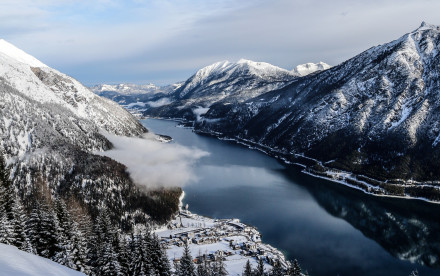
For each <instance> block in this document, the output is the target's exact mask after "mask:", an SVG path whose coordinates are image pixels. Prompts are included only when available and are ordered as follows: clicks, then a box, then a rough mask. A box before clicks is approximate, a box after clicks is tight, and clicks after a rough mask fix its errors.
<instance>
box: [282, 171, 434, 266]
mask: <svg viewBox="0 0 440 276" xmlns="http://www.w3.org/2000/svg"><path fill="white" fill-rule="evenodd" d="M285 173H286V176H287V177H289V178H294V179H295V181H296V182H297V183H298V182H299V183H307V185H303V187H305V188H306V189H307V190H308V191H309V192H310V193H311V195H312V196H313V197H314V198H315V199H316V201H317V202H318V204H319V205H320V206H322V207H323V208H324V209H325V210H326V211H327V212H328V213H330V214H331V215H333V216H335V217H338V218H341V219H344V220H345V221H347V222H348V223H350V224H351V225H352V226H353V227H355V228H356V229H358V230H359V231H361V232H362V233H363V234H364V235H365V236H366V237H368V238H370V239H373V240H375V241H376V242H377V243H378V244H379V245H381V246H382V247H383V248H384V249H385V250H386V251H388V252H389V253H390V254H391V255H392V256H394V257H396V258H399V259H401V260H407V261H411V262H416V263H419V264H421V265H424V266H428V267H432V268H440V206H439V205H438V204H432V203H428V202H421V201H420V200H410V199H398V198H385V197H375V196H371V195H366V194H364V193H363V192H360V191H355V190H350V189H347V188H346V187H341V186H340V184H337V183H329V182H328V181H324V180H319V181H298V178H309V176H304V175H301V173H299V172H298V170H286V171H285ZM324 182H325V185H326V186H327V189H325V191H324V190H323V189H317V185H323V183H324Z"/></svg>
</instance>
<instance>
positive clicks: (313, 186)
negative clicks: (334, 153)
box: [141, 119, 440, 275]
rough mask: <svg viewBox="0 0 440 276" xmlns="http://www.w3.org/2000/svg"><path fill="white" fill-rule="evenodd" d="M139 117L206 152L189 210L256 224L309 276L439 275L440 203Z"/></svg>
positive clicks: (190, 187)
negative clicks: (310, 170)
mask: <svg viewBox="0 0 440 276" xmlns="http://www.w3.org/2000/svg"><path fill="white" fill-rule="evenodd" d="M141 122H142V123H143V124H144V125H145V126H146V127H147V128H148V129H150V130H151V131H153V132H155V133H158V134H165V135H169V136H171V137H173V141H172V143H178V144H181V145H184V146H188V147H196V148H199V149H202V150H204V151H207V152H209V153H210V155H209V156H206V157H203V158H201V159H200V160H199V161H198V162H197V163H196V164H194V168H193V169H194V172H195V174H196V175H197V178H198V179H197V180H193V181H191V182H190V183H188V184H187V185H185V186H184V187H183V189H184V191H185V194H186V195H185V198H184V204H188V205H189V210H190V211H192V212H194V213H197V214H200V215H204V216H208V217H213V218H239V219H240V220H241V221H242V222H244V223H247V224H250V225H253V226H256V227H257V228H258V230H259V231H260V232H261V233H262V235H263V242H265V243H269V244H271V245H273V246H275V247H277V248H278V249H280V250H281V251H283V252H284V253H285V255H286V257H287V258H288V259H290V260H293V259H294V258H296V259H298V261H299V263H300V265H301V266H302V268H303V270H307V271H308V272H309V274H310V275H409V274H410V272H411V271H412V270H415V269H417V270H418V272H419V274H420V275H440V205H437V204H430V203H426V202H423V201H418V200H408V199H397V198H385V197H374V196H371V195H366V194H364V193H363V192H361V191H358V190H354V189H352V188H348V187H345V186H343V185H341V184H337V183H333V182H330V181H326V180H322V179H318V178H314V177H311V176H308V175H305V174H303V173H301V168H299V167H296V166H288V165H285V164H283V163H281V162H279V161H278V160H276V159H274V158H272V157H269V156H267V155H265V154H264V153H261V152H259V151H257V150H252V149H248V148H246V147H244V146H241V145H238V144H236V143H235V142H232V141H221V140H218V139H217V138H213V137H208V136H204V135H197V134H195V133H194V132H192V130H191V129H186V128H180V127H176V125H177V123H176V122H173V121H166V120H157V119H144V120H141Z"/></svg>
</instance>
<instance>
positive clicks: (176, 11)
mask: <svg viewBox="0 0 440 276" xmlns="http://www.w3.org/2000/svg"><path fill="white" fill-rule="evenodd" d="M439 11H440V1H438V0H418V1H415V0H414V1H405V0H389V1H386V0H382V1H379V0H377V1H376V0H368V1H367V0H331V1H330V0H267V1H263V0H253V1H250V0H223V1H220V0H96V1H93V0H1V1H0V36H2V38H4V39H6V40H7V41H9V42H11V43H12V44H14V45H16V46H17V47H19V48H21V49H23V50H25V51H26V52H28V53H30V54H31V55H33V56H35V57H36V58H38V59H39V60H41V61H42V62H43V63H46V64H47V65H49V66H51V67H54V68H56V69H58V70H60V71H62V72H63V73H66V74H69V75H71V76H73V77H75V78H77V79H78V80H79V81H81V82H83V83H84V84H87V85H90V84H98V83H120V82H133V83H148V82H153V83H156V84H160V85H163V84H169V83H173V82H177V81H182V80H186V79H187V78H188V77H190V76H191V75H192V74H193V73H195V72H196V71H197V69H199V68H201V67H204V66H206V65H209V64H211V63H214V62H217V61H220V60H229V61H237V60H239V59H240V58H246V59H251V60H255V61H265V62H269V63H272V64H274V65H277V66H280V67H283V68H286V69H289V70H290V69H292V68H293V67H294V66H296V65H298V64H302V63H306V62H318V61H324V62H326V63H328V64H330V65H337V64H338V63H340V62H342V61H344V60H346V59H348V58H350V57H352V56H354V55H356V54H358V53H360V52H361V51H364V50H366V49H368V48H370V47H372V46H375V45H378V44H383V43H386V42H389V41H391V40H394V39H396V38H398V37H400V36H402V35H403V34H405V33H408V32H410V31H412V30H414V29H416V28H417V27H418V26H419V25H420V23H421V22H422V21H426V22H428V23H431V24H435V25H440V16H439Z"/></svg>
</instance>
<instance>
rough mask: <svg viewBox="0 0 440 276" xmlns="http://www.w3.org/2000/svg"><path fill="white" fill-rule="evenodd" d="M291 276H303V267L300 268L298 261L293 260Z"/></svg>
mask: <svg viewBox="0 0 440 276" xmlns="http://www.w3.org/2000/svg"><path fill="white" fill-rule="evenodd" d="M290 275H292V276H301V267H300V266H299V263H298V260H297V259H295V260H293V265H292V267H291V269H290Z"/></svg>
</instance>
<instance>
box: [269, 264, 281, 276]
mask: <svg viewBox="0 0 440 276" xmlns="http://www.w3.org/2000/svg"><path fill="white" fill-rule="evenodd" d="M270 275H271V276H284V269H283V268H282V267H281V263H280V261H276V262H275V264H274V266H273V268H272V271H271V273H270Z"/></svg>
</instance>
